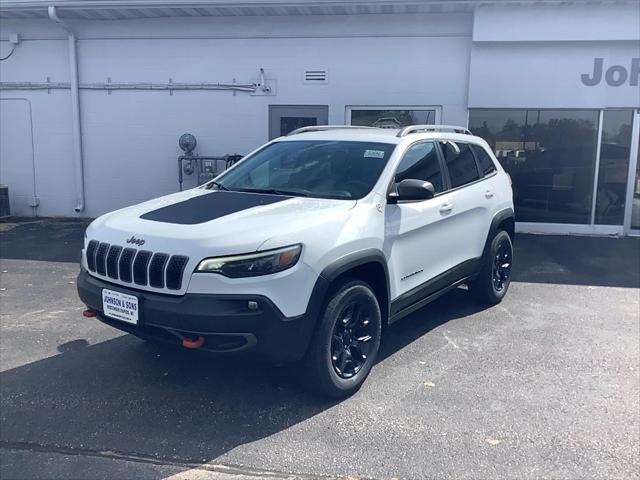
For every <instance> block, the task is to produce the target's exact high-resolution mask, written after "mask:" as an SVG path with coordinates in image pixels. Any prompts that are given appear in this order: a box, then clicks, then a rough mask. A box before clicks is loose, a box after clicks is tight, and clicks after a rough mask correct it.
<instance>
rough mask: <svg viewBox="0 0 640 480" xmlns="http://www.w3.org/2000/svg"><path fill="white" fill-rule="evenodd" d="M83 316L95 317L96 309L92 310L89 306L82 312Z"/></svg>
mask: <svg viewBox="0 0 640 480" xmlns="http://www.w3.org/2000/svg"><path fill="white" fill-rule="evenodd" d="M82 316H83V317H87V318H93V317H95V316H96V311H95V310H92V309H91V308H87V309H86V310H84V311H83V312H82Z"/></svg>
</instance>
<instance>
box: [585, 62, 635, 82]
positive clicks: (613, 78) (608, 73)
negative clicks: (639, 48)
mask: <svg viewBox="0 0 640 480" xmlns="http://www.w3.org/2000/svg"><path fill="white" fill-rule="evenodd" d="M639 77H640V58H632V59H631V62H630V64H629V65H609V66H607V65H606V64H605V61H604V58H594V59H593V69H592V71H591V72H590V73H583V74H582V75H581V76H580V78H581V79H582V83H583V84H584V85H586V86H587V87H595V86H596V85H599V84H600V83H601V82H602V81H603V80H604V81H605V82H606V84H607V85H609V86H610V87H620V86H622V85H629V86H631V87H637V86H638V78H639Z"/></svg>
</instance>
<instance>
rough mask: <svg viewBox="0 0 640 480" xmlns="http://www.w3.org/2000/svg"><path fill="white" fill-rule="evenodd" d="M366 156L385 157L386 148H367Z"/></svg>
mask: <svg viewBox="0 0 640 480" xmlns="http://www.w3.org/2000/svg"><path fill="white" fill-rule="evenodd" d="M364 158H384V150H365V151H364Z"/></svg>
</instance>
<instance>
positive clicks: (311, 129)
mask: <svg viewBox="0 0 640 480" xmlns="http://www.w3.org/2000/svg"><path fill="white" fill-rule="evenodd" d="M365 128H373V129H375V130H378V127H365V126H358V125H314V126H310V127H302V128H298V129H296V130H293V131H292V132H289V133H287V134H286V135H285V137H290V136H291V135H297V134H299V133H306V132H324V131H325V130H343V129H344V130H347V129H356V130H357V129H360V130H361V129H365Z"/></svg>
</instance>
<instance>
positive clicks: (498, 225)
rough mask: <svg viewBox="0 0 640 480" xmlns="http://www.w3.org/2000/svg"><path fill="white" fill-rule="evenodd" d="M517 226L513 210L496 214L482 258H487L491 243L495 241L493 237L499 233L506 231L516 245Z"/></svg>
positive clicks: (507, 209) (505, 210)
mask: <svg viewBox="0 0 640 480" xmlns="http://www.w3.org/2000/svg"><path fill="white" fill-rule="evenodd" d="M515 225H516V222H515V217H514V214H513V209H511V208H506V209H504V210H500V211H499V212H498V213H496V214H495V215H494V216H493V220H492V221H491V227H490V228H489V234H488V235H487V239H486V241H485V244H484V250H483V252H482V257H483V258H486V254H487V252H488V251H489V249H490V248H491V241H492V240H493V237H495V236H496V233H498V232H499V231H500V230H505V231H506V232H507V233H508V234H509V238H510V239H511V243H514V240H515Z"/></svg>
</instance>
